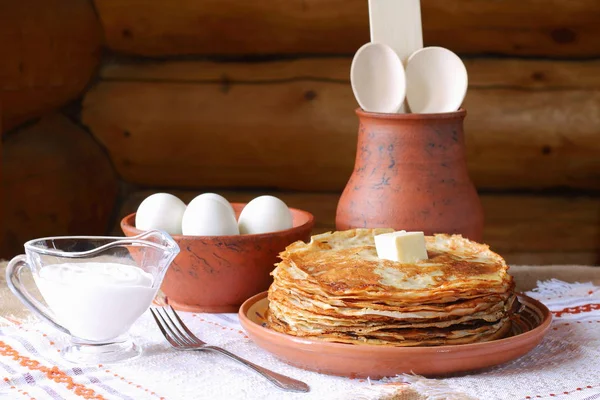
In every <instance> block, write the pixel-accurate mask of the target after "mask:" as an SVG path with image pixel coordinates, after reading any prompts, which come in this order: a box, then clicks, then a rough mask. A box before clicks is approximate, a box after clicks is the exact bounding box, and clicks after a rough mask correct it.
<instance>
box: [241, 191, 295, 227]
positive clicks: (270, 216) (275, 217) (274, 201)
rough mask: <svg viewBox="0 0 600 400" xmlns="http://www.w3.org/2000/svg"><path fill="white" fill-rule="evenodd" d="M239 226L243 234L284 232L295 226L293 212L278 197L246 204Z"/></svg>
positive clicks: (261, 198) (260, 199)
mask: <svg viewBox="0 0 600 400" xmlns="http://www.w3.org/2000/svg"><path fill="white" fill-rule="evenodd" d="M238 226H239V227H240V233H242V234H246V233H267V232H276V231H283V230H285V229H290V228H291V227H292V226H293V217H292V212H291V211H290V209H289V208H288V206H287V205H286V204H285V203H284V202H283V201H281V200H279V199H278V198H277V197H273V196H260V197H257V198H255V199H254V200H252V201H251V202H249V203H248V204H246V207H244V209H243V210H242V212H241V213H240V218H239V219H238Z"/></svg>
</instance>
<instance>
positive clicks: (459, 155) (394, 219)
mask: <svg viewBox="0 0 600 400" xmlns="http://www.w3.org/2000/svg"><path fill="white" fill-rule="evenodd" d="M356 114H357V115H358V119H359V123H360V124H359V129H358V144H357V152H356V161H355V165H354V171H353V173H352V176H351V177H350V180H349V181H348V184H347V185H346V188H345V189H344V192H343V193H342V196H341V198H340V200H339V203H338V207H337V214H336V227H337V229H338V230H345V229H350V228H360V227H368V228H375V227H391V228H394V229H396V230H401V229H405V230H407V231H424V232H425V234H433V233H460V234H462V235H463V236H464V237H467V238H469V239H472V240H476V241H481V239H482V231H483V210H482V207H481V202H480V200H479V197H478V195H477V191H476V190H475V187H474V185H473V183H472V182H471V180H470V179H469V175H468V172H467V165H466V160H465V140H464V133H463V121H464V118H465V115H466V111H465V110H463V109H461V110H459V111H457V112H451V113H442V114H377V113H369V112H365V111H363V110H361V109H358V110H356Z"/></svg>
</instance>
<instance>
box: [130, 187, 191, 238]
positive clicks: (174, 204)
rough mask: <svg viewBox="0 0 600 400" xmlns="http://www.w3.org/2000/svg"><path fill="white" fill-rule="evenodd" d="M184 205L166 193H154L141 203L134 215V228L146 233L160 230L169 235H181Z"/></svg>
mask: <svg viewBox="0 0 600 400" xmlns="http://www.w3.org/2000/svg"><path fill="white" fill-rule="evenodd" d="M185 209H186V207H185V203H184V202H183V201H181V200H180V199H179V198H178V197H176V196H173V195H172V194H168V193H155V194H153V195H151V196H148V197H146V198H145V199H144V201H142V204H140V206H139V207H138V209H137V212H136V214H135V227H136V228H137V229H140V230H143V231H148V230H151V229H162V230H164V231H166V232H168V233H170V234H171V235H181V219H182V218H183V213H184V212H185Z"/></svg>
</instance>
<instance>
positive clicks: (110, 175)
mask: <svg viewBox="0 0 600 400" xmlns="http://www.w3.org/2000/svg"><path fill="white" fill-rule="evenodd" d="M1 187H2V192H3V193H4V194H5V196H3V204H2V214H3V215H4V219H3V221H2V222H3V224H2V236H3V237H4V240H3V241H2V245H1V250H0V258H8V257H12V256H14V255H16V254H19V253H22V252H23V243H25V242H26V241H27V240H30V239H34V238H37V237H44V236H57V235H74V234H80V235H84V234H85V235H102V234H106V231H107V230H108V229H109V226H110V222H111V220H110V218H111V216H112V212H113V208H114V207H115V204H116V199H117V190H118V180H117V177H116V175H115V173H114V171H113V169H112V166H111V165H110V161H109V160H108V158H107V156H106V154H105V153H104V151H103V150H102V149H101V148H100V146H99V145H98V144H97V143H96V142H95V141H94V139H93V138H92V137H91V135H90V134H89V133H87V132H85V131H84V130H82V129H81V128H79V127H78V126H76V125H74V124H73V123H72V122H71V121H69V120H68V119H67V118H65V117H64V116H62V115H60V114H54V115H49V116H47V117H44V118H42V119H41V120H40V121H39V122H37V123H36V124H33V125H30V126H27V127H24V128H22V129H18V130H16V131H13V132H11V133H10V134H8V135H7V136H6V137H5V138H4V143H3V148H2V185H1Z"/></svg>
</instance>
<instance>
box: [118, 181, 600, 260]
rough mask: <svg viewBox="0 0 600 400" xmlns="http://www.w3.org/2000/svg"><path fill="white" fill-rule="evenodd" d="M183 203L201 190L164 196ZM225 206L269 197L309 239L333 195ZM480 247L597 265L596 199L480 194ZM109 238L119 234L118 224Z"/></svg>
mask: <svg viewBox="0 0 600 400" xmlns="http://www.w3.org/2000/svg"><path fill="white" fill-rule="evenodd" d="M154 192H155V191H150V190H143V191H138V192H134V193H132V194H131V195H130V196H129V197H128V198H127V199H126V200H125V201H124V203H123V205H122V207H121V209H120V212H119V217H120V218H122V217H124V216H125V215H127V214H129V213H131V212H135V210H136V209H137V207H138V206H139V204H140V203H141V202H142V200H143V199H144V198H146V197H147V196H149V195H150V194H152V193H154ZM169 192H170V193H173V194H174V195H176V196H178V197H180V198H181V199H182V200H183V201H185V202H186V203H187V202H189V201H190V200H191V199H193V198H194V197H195V196H197V195H198V194H200V193H203V190H201V189H198V190H193V191H191V190H190V191H182V190H176V191H169ZM217 192H218V193H219V194H221V195H223V196H225V197H226V198H227V199H228V200H229V201H231V202H247V201H250V200H251V199H253V198H254V197H256V196H260V195H263V194H271V195H274V196H277V197H279V198H280V199H282V200H283V201H284V202H286V204H287V205H288V206H289V207H295V208H301V209H304V210H307V211H309V212H311V213H313V215H314V216H315V221H316V224H315V228H314V231H313V232H314V233H321V232H326V231H329V230H335V210H336V207H337V202H338V199H339V194H338V193H298V192H280V191H256V190H253V191H232V190H218V191H217ZM481 200H482V203H483V208H484V212H485V216H486V223H485V230H484V241H485V243H488V244H489V245H490V246H491V248H492V250H494V251H497V252H498V253H499V254H501V255H502V256H504V257H505V258H506V260H507V261H508V262H509V263H512V264H530V265H533V264H540V265H543V264H587V265H590V264H600V241H599V238H600V197H598V196H595V197H586V196H577V197H565V196H532V195H498V194H491V193H490V194H482V195H481ZM113 232H114V233H115V234H119V232H120V228H119V227H118V223H116V224H115V225H114V227H113Z"/></svg>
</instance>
